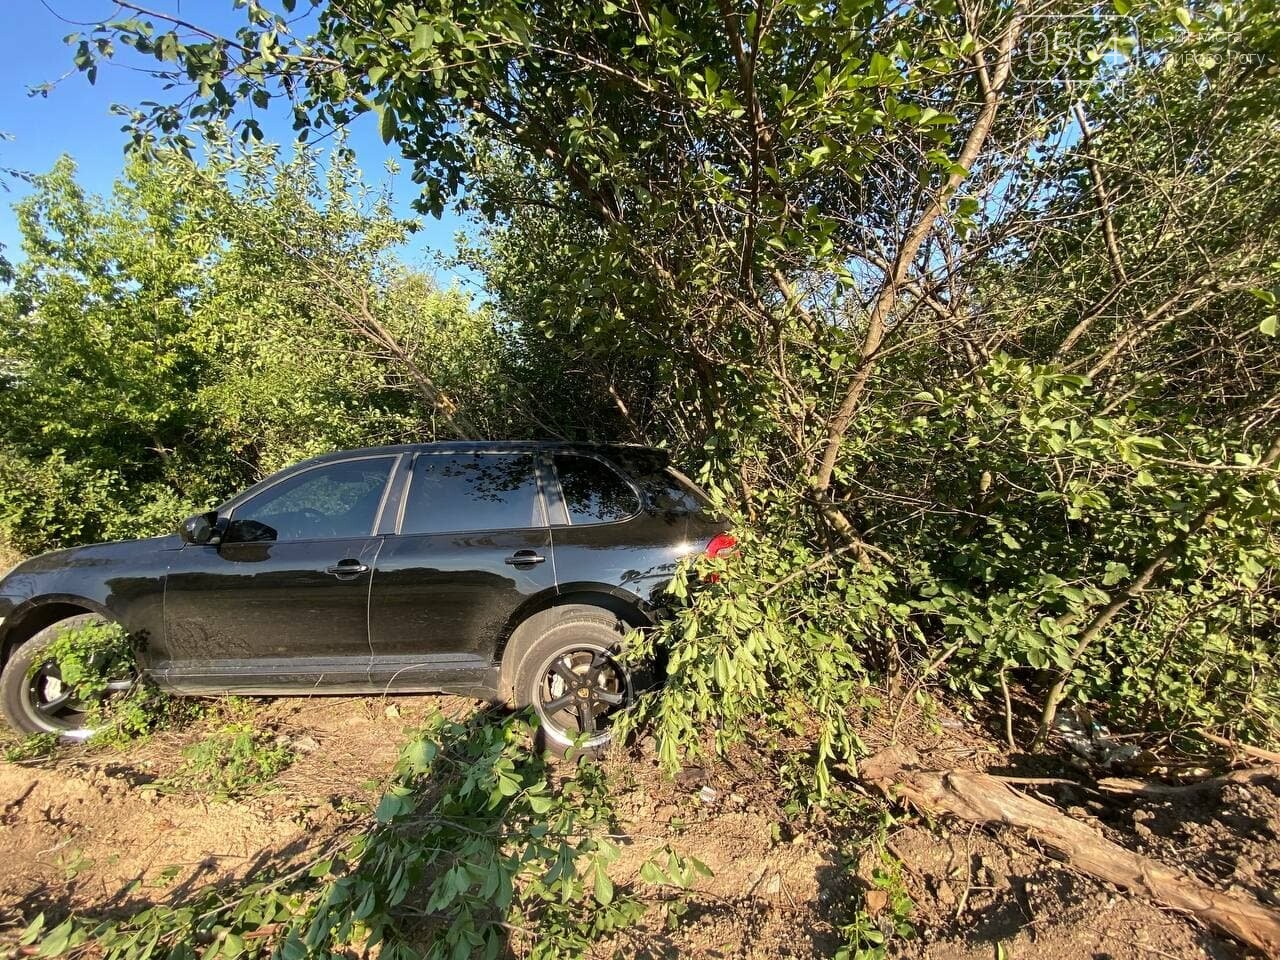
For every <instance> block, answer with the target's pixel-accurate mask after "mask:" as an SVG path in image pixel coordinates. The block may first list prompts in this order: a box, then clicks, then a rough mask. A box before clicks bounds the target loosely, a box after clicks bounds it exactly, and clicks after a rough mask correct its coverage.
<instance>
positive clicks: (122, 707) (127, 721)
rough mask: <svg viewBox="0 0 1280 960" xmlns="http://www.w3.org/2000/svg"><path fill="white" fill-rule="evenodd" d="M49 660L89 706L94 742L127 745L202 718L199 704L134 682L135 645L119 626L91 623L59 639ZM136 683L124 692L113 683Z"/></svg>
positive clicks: (73, 692)
mask: <svg viewBox="0 0 1280 960" xmlns="http://www.w3.org/2000/svg"><path fill="white" fill-rule="evenodd" d="M49 656H50V658H51V659H52V660H54V661H55V662H56V663H57V664H58V672H59V675H60V676H61V678H62V681H63V683H65V684H67V685H68V686H69V687H70V688H71V691H72V694H73V696H74V697H75V699H77V700H82V701H85V702H87V703H88V704H89V710H88V716H87V718H86V722H87V724H88V726H90V727H92V728H93V731H94V732H93V737H92V738H91V742H92V743H95V744H101V745H111V746H116V747H121V746H125V745H127V744H129V743H132V742H134V741H136V740H138V739H140V738H142V737H145V736H147V735H148V734H150V733H152V732H153V731H155V730H158V729H161V728H164V727H175V726H180V725H181V724H183V723H186V722H188V721H190V720H193V719H195V718H196V717H198V716H199V715H200V714H201V712H202V709H203V708H202V706H201V704H200V703H199V702H198V701H194V700H187V699H183V698H179V697H170V696H169V695H168V694H165V693H163V692H161V691H160V690H159V689H157V688H156V686H155V685H154V684H152V683H149V682H148V681H146V680H143V679H139V678H136V677H135V671H136V669H137V659H136V655H135V653H134V649H133V643H132V641H131V639H130V637H129V635H128V634H127V633H126V632H125V630H124V628H123V627H121V626H120V625H119V624H116V623H97V624H87V625H85V626H82V627H76V628H75V629H71V630H64V631H62V632H61V633H59V634H58V636H57V637H56V638H55V639H54V641H53V643H51V644H50V645H49ZM128 678H134V679H133V682H132V683H131V684H130V685H129V686H128V688H127V689H125V690H114V689H111V687H110V686H109V685H110V684H112V683H113V682H117V681H122V680H124V679H128Z"/></svg>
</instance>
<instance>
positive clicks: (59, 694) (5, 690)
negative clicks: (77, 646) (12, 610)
mask: <svg viewBox="0 0 1280 960" xmlns="http://www.w3.org/2000/svg"><path fill="white" fill-rule="evenodd" d="M106 622H107V621H106V620H105V619H104V618H103V617H100V616H98V615H97V614H94V613H86V614H80V615H78V616H74V617H68V618H67V619H65V620H59V621H58V622H57V623H53V624H50V625H49V626H47V627H45V628H44V629H43V630H41V631H40V632H39V633H37V634H35V635H34V636H33V637H30V638H29V639H27V640H24V641H23V642H22V643H21V644H20V645H19V646H18V648H17V649H16V650H14V651H13V655H12V656H11V657H10V658H9V661H8V663H6V664H5V665H4V671H3V673H0V712H3V713H4V718H5V720H7V721H8V722H9V725H10V726H11V727H13V728H14V729H15V730H17V731H18V732H19V733H24V734H33V733H53V734H57V735H58V736H59V737H62V738H63V739H65V740H84V739H87V738H88V737H90V736H91V735H92V734H93V732H94V728H93V726H91V724H90V722H89V714H90V711H91V709H92V707H93V703H92V702H91V701H85V700H80V699H77V698H76V696H75V691H74V690H72V689H71V687H70V686H68V685H67V684H66V683H64V682H63V680H62V675H61V673H60V672H59V670H58V664H57V662H56V661H55V660H53V659H52V658H51V657H49V655H48V653H49V647H50V646H51V645H52V644H53V642H54V640H56V639H57V638H58V636H59V635H60V634H62V633H63V632H64V631H67V630H76V629H79V628H81V627H87V626H93V625H96V624H102V623H106ZM134 683H135V677H134V676H129V677H120V678H118V679H113V680H112V681H111V682H110V683H109V684H108V685H107V690H106V693H105V696H110V695H111V694H113V693H119V692H122V691H125V690H128V689H129V688H130V687H131V686H133V684H134Z"/></svg>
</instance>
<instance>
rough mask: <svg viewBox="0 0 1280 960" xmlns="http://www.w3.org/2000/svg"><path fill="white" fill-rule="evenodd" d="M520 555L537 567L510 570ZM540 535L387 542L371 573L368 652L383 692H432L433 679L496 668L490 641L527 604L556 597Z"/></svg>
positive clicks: (546, 534)
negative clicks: (447, 673) (469, 669)
mask: <svg viewBox="0 0 1280 960" xmlns="http://www.w3.org/2000/svg"><path fill="white" fill-rule="evenodd" d="M520 551H526V552H528V553H531V554H533V555H534V556H540V557H542V558H543V560H542V562H541V563H535V564H519V565H515V564H508V563H507V562H506V561H507V559H508V558H510V557H513V556H515V555H516V554H517V553H518V552H520ZM550 558H551V533H550V531H549V530H548V529H547V528H545V527H542V528H537V529H528V530H515V531H504V530H493V531H481V532H476V533H434V534H419V535H416V536H401V537H389V538H388V539H387V544H386V546H385V547H384V548H383V550H382V553H381V554H380V555H379V557H378V565H377V568H376V569H375V571H374V578H373V593H372V600H371V603H370V608H369V646H370V648H371V650H372V652H373V670H374V673H375V679H377V680H379V681H380V682H381V683H383V684H384V685H385V687H386V689H389V690H423V689H434V688H435V686H437V685H438V683H439V680H438V679H437V676H436V675H437V672H438V671H446V670H449V671H452V670H457V669H460V668H463V667H465V665H466V664H467V663H471V664H472V665H473V666H475V667H476V668H477V669H480V670H481V671H482V675H483V672H485V671H487V669H488V667H489V666H490V665H491V664H492V663H493V661H494V649H495V644H494V641H495V638H497V637H499V636H501V635H502V633H503V631H504V630H505V629H506V626H507V623H508V622H509V621H510V620H511V618H512V616H513V614H515V612H516V611H517V610H519V609H520V608H522V607H523V606H525V604H526V603H527V601H528V600H529V599H530V598H532V597H536V596H539V595H542V594H546V593H548V592H550V593H552V594H554V593H555V589H556V583H555V568H554V566H553V564H552V563H551V562H550Z"/></svg>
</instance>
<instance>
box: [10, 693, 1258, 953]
mask: <svg viewBox="0 0 1280 960" xmlns="http://www.w3.org/2000/svg"><path fill="white" fill-rule="evenodd" d="M474 706H475V704H474V703H472V702H471V701H465V700H458V699H454V698H441V697H397V698H393V699H380V698H329V697H320V698H286V699H280V700H275V701H270V702H263V703H262V704H261V705H260V706H259V707H257V708H256V712H255V714H254V722H255V723H257V724H259V725H260V726H263V727H266V728H269V729H272V730H274V731H276V732H277V733H279V734H280V735H281V736H283V737H285V738H287V739H288V740H289V741H290V742H291V743H292V744H293V746H294V748H295V750H296V751H297V752H298V755H299V756H298V759H297V761H296V762H295V763H294V764H293V765H292V766H291V767H289V768H288V769H287V770H286V771H285V772H284V773H283V774H281V775H280V777H279V778H278V779H277V780H276V782H275V783H273V784H272V785H270V787H269V788H268V789H267V790H266V791H265V792H263V793H261V794H259V795H255V796H252V797H248V798H245V799H241V800H236V801H217V802H214V801H205V802H202V801H200V800H199V799H193V798H192V797H191V796H189V795H176V794H168V793H166V792H164V791H162V790H159V789H157V786H156V784H157V783H158V782H159V781H161V780H162V779H163V778H164V777H165V776H166V775H168V774H170V773H172V771H173V770H175V769H177V766H178V763H179V762H180V754H181V749H182V747H183V746H184V745H185V744H186V743H188V742H191V741H192V740H194V739H196V738H198V737H199V736H200V735H201V732H202V731H201V725H200V724H196V725H194V726H193V727H192V728H190V729H188V730H185V731H182V732H180V733H171V734H165V735H163V736H159V737H156V738H153V739H152V740H150V741H148V742H146V743H144V744H142V745H140V746H136V747H133V748H131V749H129V750H126V751H114V750H102V749H96V750H91V749H83V748H78V749H74V750H70V751H67V752H64V753H63V754H61V755H60V756H59V757H58V758H57V759H54V760H50V761H44V762H39V763H22V764H15V763H0V826H2V828H3V829H2V831H0V942H3V941H4V940H5V939H6V934H8V935H10V936H11V935H12V932H13V930H14V929H15V928H21V926H23V925H25V924H26V922H28V921H29V920H30V919H31V918H32V917H33V916H34V915H35V914H36V913H37V912H39V911H41V910H45V911H48V912H49V913H50V915H51V917H52V916H53V915H62V914H65V913H67V912H68V911H73V910H74V911H80V912H92V913H95V914H101V913H104V912H112V913H115V912H126V911H132V910H135V909H138V908H140V907H143V906H146V905H148V904H150V903H154V902H158V901H165V902H171V901H175V900H179V899H181V898H183V897H184V896H186V895H188V894H190V892H191V891H193V890H195V889H197V888H199V887H201V886H202V885H205V884H209V883H225V882H227V881H229V880H231V879H233V878H236V877H241V876H245V875H248V874H251V873H254V872H256V871H258V870H261V869H263V868H266V867H269V868H270V869H272V870H273V871H280V870H283V869H286V868H287V867H288V865H289V864H301V863H305V862H307V861H308V860H309V859H311V858H312V857H313V856H315V855H316V853H317V852H318V851H319V850H320V849H322V848H323V847H324V846H325V844H326V843H327V842H328V841H329V840H330V839H331V838H332V837H333V836H334V835H335V834H336V833H337V832H338V831H339V830H340V828H341V827H342V826H343V825H344V824H345V823H347V822H349V821H350V820H352V819H353V818H358V817H363V816H367V815H368V809H369V807H368V805H369V803H370V802H371V801H373V800H374V799H376V797H377V794H378V792H379V783H380V781H381V780H382V779H383V778H384V777H385V776H386V775H387V773H388V772H389V770H390V767H391V765H392V763H393V762H394V760H395V757H396V753H397V749H398V746H399V744H400V743H401V742H402V741H403V739H404V730H405V728H407V727H409V726H412V725H414V724H415V723H416V722H418V721H420V720H421V719H422V718H423V717H424V716H425V715H426V714H427V713H428V712H429V711H432V710H435V709H441V708H443V709H445V710H447V711H449V712H457V713H461V712H465V711H468V710H471V709H473V708H474ZM900 733H901V735H903V736H906V737H909V738H911V742H913V743H914V744H915V745H916V747H917V749H918V750H920V752H921V753H922V754H924V755H925V756H926V757H927V758H928V759H929V761H930V763H931V765H936V766H939V767H943V766H957V765H974V766H981V767H984V768H990V767H1000V766H1007V765H1008V764H1009V763H1010V762H1011V758H1009V757H1006V756H1004V755H1003V754H1002V753H1001V752H1000V750H999V749H998V748H997V747H996V746H994V745H993V744H992V742H991V741H989V740H988V739H987V738H986V737H985V735H983V734H981V733H980V732H979V733H975V732H974V731H973V729H972V728H971V727H969V726H968V725H966V724H962V723H960V722H959V721H957V720H956V719H955V718H951V717H945V716H944V717H943V718H941V722H940V723H939V722H930V723H927V724H926V723H924V722H922V721H920V720H919V719H915V720H912V719H910V718H909V719H908V723H907V725H906V726H905V727H904V728H903V730H901V731H900ZM877 737H879V738H881V739H883V738H885V737H887V731H883V730H881V731H870V732H869V735H868V739H869V741H871V743H872V745H873V746H874V745H875V741H876V738H877ZM609 764H610V768H611V770H610V773H611V780H612V782H613V784H614V787H615V790H616V792H617V798H618V799H617V811H618V815H619V817H620V819H621V821H622V826H623V830H624V834H625V835H624V837H623V838H622V845H623V850H624V853H623V856H622V858H621V859H620V860H619V861H618V862H617V863H616V864H615V867H614V873H615V877H614V879H615V882H616V883H619V884H621V885H624V886H625V885H627V884H629V883H632V882H635V881H636V879H637V875H638V871H639V867H640V865H641V864H642V863H643V862H644V861H645V860H646V859H647V858H648V857H649V856H650V855H651V854H652V853H653V852H654V851H655V850H658V849H660V848H661V847H662V846H663V845H668V844H669V845H670V846H672V847H674V848H675V849H677V850H679V851H680V852H681V853H683V854H686V855H692V856H695V857H697V858H699V859H700V860H702V861H703V862H705V863H706V864H707V865H708V866H709V867H711V869H712V870H713V871H714V877H712V878H710V879H707V880H704V881H702V882H701V884H700V885H699V887H698V889H697V891H696V893H695V894H694V896H693V899H692V902H691V904H690V908H689V911H688V912H687V913H686V914H685V916H684V917H683V918H682V919H681V920H680V921H679V923H677V924H675V925H674V926H673V927H671V926H669V925H668V924H667V923H666V922H665V918H664V915H663V911H662V910H661V909H659V908H657V907H655V909H654V910H653V911H651V914H650V917H649V919H648V920H647V922H646V923H645V925H644V926H643V928H642V929H640V930H638V931H632V932H629V933H628V934H626V935H625V937H624V938H620V939H619V940H617V941H615V942H613V943H610V944H605V945H602V946H601V948H600V950H599V953H600V955H601V956H606V955H609V954H611V953H614V952H616V953H618V954H620V955H623V956H628V957H667V956H689V957H708V958H712V957H714V958H720V957H726V958H727V957H743V958H747V957H761V958H764V957H818V956H830V955H831V954H833V953H834V951H835V950H836V949H837V948H838V947H839V946H840V944H841V942H842V940H841V938H840V935H839V928H840V926H841V925H842V924H844V923H847V922H849V920H850V919H851V918H852V915H853V912H854V910H855V909H856V905H857V904H859V903H863V902H864V901H863V900H862V896H861V892H862V889H863V887H864V885H865V883H866V881H867V880H868V879H869V878H870V876H871V872H872V870H873V869H874V868H875V867H876V866H877V865H878V861H875V860H874V858H873V856H872V853H871V851H870V849H869V848H863V849H861V850H860V849H859V847H858V845H857V840H858V837H857V836H851V835H850V834H849V828H847V827H842V828H840V830H836V829H833V828H829V827H828V826H827V825H825V824H824V818H823V817H822V816H821V815H808V816H804V817H799V818H797V817H795V816H791V815H788V813H787V812H786V805H787V802H788V799H789V798H788V797H787V796H785V795H783V794H782V793H781V792H780V791H779V789H778V788H777V786H776V778H775V777H774V776H773V775H772V771H771V770H770V769H769V767H768V761H767V758H766V757H765V756H764V755H762V754H757V753H753V752H751V751H748V750H742V751H740V752H739V753H738V754H735V755H734V756H733V757H731V758H729V759H728V760H725V761H720V762H717V763H715V764H711V765H708V766H707V767H705V768H693V769H690V770H686V771H684V772H683V773H682V774H681V775H680V776H679V777H678V778H677V779H676V780H674V781H672V780H668V779H667V778H665V777H663V776H662V775H661V774H660V773H659V771H658V770H657V768H656V766H655V764H654V762H653V761H652V759H651V756H649V755H648V754H647V753H646V752H645V751H644V750H643V749H641V750H638V751H634V752H633V753H632V754H631V755H628V756H624V757H618V758H614V759H612V760H610V761H609ZM1271 787H1273V788H1274V789H1275V790H1280V784H1273V785H1271ZM1029 789H1042V790H1047V791H1049V792H1042V793H1041V796H1042V798H1043V799H1047V800H1050V801H1051V802H1055V803H1057V804H1058V805H1059V806H1061V807H1062V809H1064V810H1066V811H1068V812H1069V813H1070V814H1071V815H1073V816H1077V817H1085V818H1093V819H1095V820H1096V822H1097V823H1098V824H1099V825H1100V826H1101V827H1102V828H1103V829H1104V830H1105V831H1106V833H1107V834H1108V835H1109V836H1110V837H1111V838H1112V839H1114V840H1117V841H1119V842H1122V843H1125V844H1126V845H1128V846H1131V847H1134V848H1135V849H1139V850H1141V851H1143V852H1144V853H1146V854H1148V855H1149V856H1153V857H1156V858H1158V859H1160V860H1163V861H1164V862H1167V863H1170V864H1175V865H1178V866H1181V867H1183V868H1186V869H1189V870H1192V871H1193V872H1195V873H1196V874H1197V875H1199V876H1200V877H1201V878H1202V879H1204V880H1206V881H1208V882H1210V883H1213V884H1215V885H1217V886H1219V887H1221V888H1222V889H1229V888H1232V887H1236V888H1238V889H1239V890H1241V891H1247V892H1248V893H1249V894H1250V895H1252V896H1255V897H1257V898H1258V899H1259V900H1262V901H1263V902H1266V903H1271V904H1280V839H1278V838H1280V795H1277V793H1276V792H1273V789H1271V788H1269V787H1268V786H1266V785H1260V786H1254V787H1240V786H1230V787H1228V788H1226V789H1225V790H1224V791H1222V792H1221V793H1209V794H1192V795H1188V796H1186V797H1182V796H1179V797H1177V798H1176V799H1172V800H1163V799H1162V800H1151V799H1132V800H1131V799H1126V798H1119V799H1116V800H1108V801H1104V802H1099V801H1097V800H1096V799H1091V797H1090V796H1087V795H1086V794H1084V793H1083V792H1082V793H1081V794H1080V795H1079V796H1075V795H1072V792H1071V790H1070V788H1067V789H1066V790H1065V792H1064V791H1063V790H1062V788H1053V789H1056V790H1057V792H1053V791H1052V790H1051V789H1050V788H1029ZM842 831H843V832H842ZM872 831H873V825H872V824H871V823H868V824H867V825H866V834H867V835H868V836H869V835H870V834H871V833H872ZM888 835H889V844H890V848H891V850H892V852H893V853H894V854H895V855H896V856H897V857H899V858H900V859H901V860H902V861H903V862H904V863H905V864H906V867H905V870H904V871H903V882H904V884H905V887H906V891H907V892H908V893H909V895H910V897H911V899H912V900H913V901H914V903H915V909H914V914H913V917H912V922H913V924H914V925H915V928H916V930H917V936H916V937H915V939H913V940H911V941H908V942H906V943H899V944H897V945H895V946H894V947H893V948H891V954H892V955H897V956H904V957H910V958H974V960H977V958H991V957H996V956H1000V955H1003V956H1006V957H1010V958H1016V957H1030V956H1033V955H1035V956H1044V957H1055V958H1063V960H1074V958H1080V960H1086V958H1088V960H1094V958H1104V957H1105V958H1113V960H1139V958H1141V960H1152V958H1159V957H1177V958H1184V957H1185V958H1201V957H1203V958H1228V957H1239V956H1241V955H1242V954H1241V952H1240V950H1239V948H1238V947H1237V946H1236V945H1234V944H1233V943H1231V942H1230V941H1226V940H1223V939H1220V938H1217V937H1215V936H1213V935H1212V934H1210V933H1208V932H1206V931H1205V930H1203V929H1201V928H1199V927H1198V926H1197V925H1196V924H1194V923H1193V922H1191V921H1190V920H1188V919H1187V918H1185V917H1183V916H1180V915H1176V914H1173V913H1169V912H1166V911H1164V910H1161V909H1159V908H1158V907H1155V906H1152V905H1150V904H1148V903H1145V902H1143V901H1141V900H1138V899H1135V898H1132V897H1129V896H1127V895H1126V894H1124V893H1123V892H1121V891H1118V890H1116V889H1114V888H1111V887H1109V886H1107V885H1104V884H1101V883H1098V882H1096V881H1093V880H1091V879H1089V878H1087V877H1083V876H1080V875H1078V874H1076V873H1073V872H1072V871H1070V870H1069V869H1066V868H1064V867H1063V866H1062V865H1061V864H1058V863H1056V862H1055V861H1053V860H1050V859H1048V858H1046V857H1044V856H1043V855H1042V854H1041V853H1040V852H1039V851H1038V850H1037V848H1036V845H1035V838H1034V837H1024V836H1018V835H1017V834H1016V833H1014V832H1012V831H1009V830H1003V829H984V828H978V827H973V828H970V827H969V826H963V827H960V826H959V825H950V826H949V825H947V824H933V825H930V824H928V823H926V822H924V821H923V820H922V819H920V818H913V817H906V816H904V817H902V818H901V819H900V820H899V822H898V823H897V824H896V825H894V826H892V827H890V829H889V834H888ZM842 851H843V854H842ZM846 855H847V856H848V857H850V858H851V862H848V863H846V862H845V860H844V856H846ZM865 907H866V909H867V911H868V912H869V913H871V914H872V915H873V916H874V918H875V920H876V921H877V922H881V923H887V922H888V920H889V916H888V909H887V907H886V906H885V905H884V903H883V898H879V897H877V896H874V895H873V896H872V897H870V898H868V899H867V900H866V901H865ZM1000 950H1002V951H1003V954H1001V953H1000V952H999V951H1000Z"/></svg>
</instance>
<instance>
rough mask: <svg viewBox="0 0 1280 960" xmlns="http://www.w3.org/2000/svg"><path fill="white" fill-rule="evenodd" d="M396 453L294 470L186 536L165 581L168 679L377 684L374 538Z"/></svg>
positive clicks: (259, 685) (208, 684) (239, 685)
mask: <svg viewBox="0 0 1280 960" xmlns="http://www.w3.org/2000/svg"><path fill="white" fill-rule="evenodd" d="M397 459H398V458H397V457H395V456H373V457H357V458H352V459H346V460H341V461H336V462H327V463H321V464H318V465H316V466H312V467H307V468H304V469H301V470H298V471H296V472H294V473H290V474H286V475H285V476H284V477H282V478H281V479H280V481H279V482H276V483H273V484H271V485H270V486H268V487H267V488H266V489H264V490H262V491H260V492H258V493H256V494H254V495H253V496H252V497H250V498H249V499H247V500H245V501H244V502H242V503H238V504H236V505H235V506H234V507H233V508H232V510H231V511H230V513H229V515H228V516H226V517H222V518H220V519H221V521H222V522H223V523H222V525H223V526H224V531H223V534H222V537H221V542H220V543H218V544H209V545H196V544H187V545H186V546H184V547H183V548H182V550H180V551H179V552H178V554H177V556H176V557H175V559H174V561H173V563H172V564H171V566H170V568H169V573H168V576H167V581H166V586H165V598H164V608H165V609H164V616H165V641H166V648H167V652H168V654H169V663H167V664H165V665H163V666H161V667H160V669H159V672H160V673H161V674H162V679H163V680H165V681H166V682H168V683H169V684H170V685H172V686H174V687H177V688H179V689H187V690H202V689H203V690H218V691H228V692H243V693H250V692H281V691H284V690H289V689H312V688H315V687H323V688H325V689H328V690H332V689H335V688H337V689H353V690H354V689H367V688H368V683H369V677H368V670H369V660H370V651H369V633H368V611H369V584H370V582H371V580H372V571H373V566H374V563H375V562H376V560H377V555H378V549H379V547H380V546H381V543H382V541H381V540H380V539H379V538H378V537H376V536H374V531H375V529H376V524H377V522H378V518H379V514H380V513H381V511H382V509H383V507H384V501H385V499H386V490H387V487H388V483H389V479H390V477H391V475H392V472H393V467H394V466H395V464H396V461H397Z"/></svg>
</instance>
